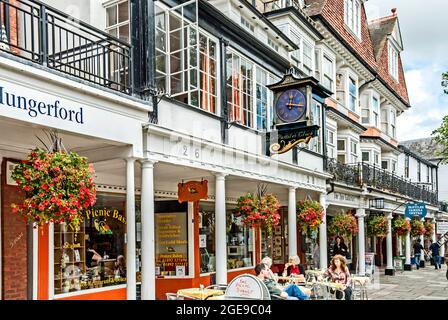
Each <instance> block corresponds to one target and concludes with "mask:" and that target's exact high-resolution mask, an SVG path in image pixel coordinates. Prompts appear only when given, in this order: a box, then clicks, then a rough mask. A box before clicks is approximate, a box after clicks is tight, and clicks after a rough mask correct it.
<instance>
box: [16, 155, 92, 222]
mask: <svg viewBox="0 0 448 320" xmlns="http://www.w3.org/2000/svg"><path fill="white" fill-rule="evenodd" d="M93 174H94V170H93V166H92V165H89V164H88V163H87V159H86V158H84V157H80V156H79V155H78V154H76V153H75V152H70V153H67V152H63V151H61V152H59V151H58V152H47V151H45V150H42V149H35V150H33V151H32V152H31V153H30V154H29V155H28V157H27V159H26V160H22V161H21V162H20V163H19V164H18V165H17V166H16V167H15V168H14V170H13V172H12V178H13V179H15V181H16V182H17V184H18V186H19V188H20V189H21V190H22V191H23V192H24V193H25V200H24V201H23V202H22V203H21V204H13V205H12V210H13V212H14V213H17V214H20V215H21V216H23V218H24V220H25V222H32V223H35V224H36V225H38V226H43V225H44V224H47V223H49V222H53V223H56V224H57V223H62V222H65V223H67V224H69V223H72V224H73V225H75V226H78V225H79V223H80V222H82V210H83V209H87V208H89V207H90V206H93V205H94V204H95V202H96V189H95V186H94V184H93Z"/></svg>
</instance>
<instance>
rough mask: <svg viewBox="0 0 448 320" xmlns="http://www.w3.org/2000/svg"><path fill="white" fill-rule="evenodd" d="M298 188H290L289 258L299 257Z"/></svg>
mask: <svg viewBox="0 0 448 320" xmlns="http://www.w3.org/2000/svg"><path fill="white" fill-rule="evenodd" d="M296 206H297V204H296V188H295V187H289V196H288V248H289V249H288V250H289V256H290V257H292V256H295V255H297V209H296Z"/></svg>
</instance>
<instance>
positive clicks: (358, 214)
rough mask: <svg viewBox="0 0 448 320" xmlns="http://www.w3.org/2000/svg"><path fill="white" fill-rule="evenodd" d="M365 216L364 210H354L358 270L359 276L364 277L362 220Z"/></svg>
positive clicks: (364, 249)
mask: <svg viewBox="0 0 448 320" xmlns="http://www.w3.org/2000/svg"><path fill="white" fill-rule="evenodd" d="M365 216H366V209H364V208H359V209H356V217H357V218H358V229H359V232H358V268H359V272H358V273H359V274H360V275H365V273H366V248H365V235H364V218H365Z"/></svg>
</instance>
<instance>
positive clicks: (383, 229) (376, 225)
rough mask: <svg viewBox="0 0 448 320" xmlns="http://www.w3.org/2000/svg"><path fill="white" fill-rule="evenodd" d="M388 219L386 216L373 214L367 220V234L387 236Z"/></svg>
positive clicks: (380, 236)
mask: <svg viewBox="0 0 448 320" xmlns="http://www.w3.org/2000/svg"><path fill="white" fill-rule="evenodd" d="M387 229H388V228H387V219H386V217H385V216H371V217H369V219H368V220H367V235H368V236H369V237H371V236H376V237H379V238H384V237H386V236H387V231H388V230H387Z"/></svg>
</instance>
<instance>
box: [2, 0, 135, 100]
mask: <svg viewBox="0 0 448 320" xmlns="http://www.w3.org/2000/svg"><path fill="white" fill-rule="evenodd" d="M0 50H1V51H5V52H8V53H11V54H14V55H16V56H19V57H22V58H24V59H27V60H30V61H33V62H35V63H39V64H41V65H44V66H46V67H48V68H51V69H54V70H57V71H60V72H63V73H65V74H69V75H71V76H74V77H77V78H79V79H82V80H85V81H88V82H91V83H95V84H97V85H100V86H103V87H107V88H110V89H113V90H116V91H120V92H123V93H126V94H131V93H132V83H131V79H132V77H131V72H132V59H131V46H130V45H129V44H128V43H125V42H123V41H121V40H119V39H117V38H114V37H112V36H110V35H109V34H107V33H105V32H103V31H101V30H99V29H96V28H94V27H92V26H90V25H88V24H86V23H84V22H82V21H79V20H76V19H75V18H73V17H71V16H69V15H67V14H65V13H63V12H61V11H59V10H56V9H54V8H52V7H49V6H47V5H45V4H43V3H42V2H40V1H37V0H0Z"/></svg>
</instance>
